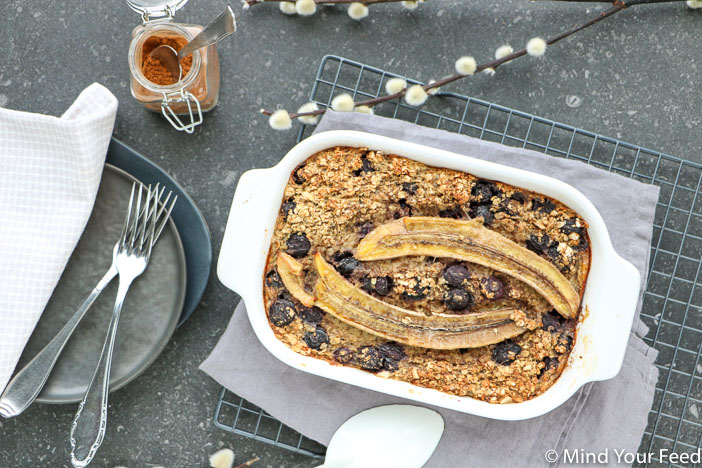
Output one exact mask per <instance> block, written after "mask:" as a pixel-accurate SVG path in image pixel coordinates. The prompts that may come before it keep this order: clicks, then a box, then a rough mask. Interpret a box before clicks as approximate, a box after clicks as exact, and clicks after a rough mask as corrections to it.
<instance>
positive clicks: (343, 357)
mask: <svg viewBox="0 0 702 468" xmlns="http://www.w3.org/2000/svg"><path fill="white" fill-rule="evenodd" d="M334 359H335V360H336V362H339V363H341V364H348V363H350V362H352V361H353V351H351V350H350V349H349V348H347V347H346V346H342V347H341V348H337V349H336V350H335V351H334Z"/></svg>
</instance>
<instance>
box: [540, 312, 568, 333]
mask: <svg viewBox="0 0 702 468" xmlns="http://www.w3.org/2000/svg"><path fill="white" fill-rule="evenodd" d="M563 323H564V319H563V317H561V316H560V315H559V314H558V312H556V311H553V310H552V311H551V312H547V313H545V314H544V315H542V316H541V329H542V330H546V331H556V330H558V329H559V328H561V327H562V326H563Z"/></svg>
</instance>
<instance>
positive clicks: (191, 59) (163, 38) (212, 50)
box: [126, 0, 219, 133]
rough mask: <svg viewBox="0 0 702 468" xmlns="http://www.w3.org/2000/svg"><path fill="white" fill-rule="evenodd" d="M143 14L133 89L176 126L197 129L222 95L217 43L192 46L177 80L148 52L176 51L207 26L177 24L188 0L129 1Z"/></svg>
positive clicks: (134, 45)
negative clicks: (158, 49)
mask: <svg viewBox="0 0 702 468" xmlns="http://www.w3.org/2000/svg"><path fill="white" fill-rule="evenodd" d="M126 1H127V4H128V5H129V7H130V8H132V9H133V10H134V11H136V12H137V13H139V14H141V17H142V20H143V23H142V24H141V25H139V26H137V27H136V28H134V30H133V31H132V42H131V43H130V44H129V71H130V72H131V75H132V76H131V80H130V89H131V92H132V96H134V99H136V100H137V101H138V102H140V103H141V104H142V105H143V106H144V107H145V108H146V109H148V110H150V111H153V112H159V111H160V112H161V113H162V114H163V116H164V117H165V118H166V120H168V121H169V122H170V123H171V125H172V126H173V128H175V129H176V130H178V131H184V132H186V133H193V130H194V129H195V127H196V126H198V125H200V124H201V123H202V113H203V112H207V111H209V110H212V109H213V108H214V107H215V106H216V105H217V99H218V97H219V56H218V54H217V46H216V45H215V44H212V45H208V46H206V47H202V48H200V49H197V50H194V51H193V52H192V53H191V54H189V55H188V56H186V57H184V58H183V59H182V60H181V61H180V65H181V67H182V74H181V75H180V78H179V79H174V78H173V77H172V76H171V75H170V74H169V73H168V71H167V70H166V69H165V67H163V65H162V64H161V63H160V62H159V61H158V59H156V58H154V57H151V56H149V54H150V53H151V51H152V50H153V49H155V48H156V47H158V46H160V45H168V46H170V47H172V48H173V49H174V50H175V51H176V52H177V51H178V50H180V49H181V48H183V47H184V46H185V45H186V44H187V43H188V42H190V41H191V40H193V38H194V37H195V36H197V35H198V34H199V33H200V32H201V31H202V30H203V27H202V26H200V25H196V24H183V23H176V22H175V21H174V20H173V16H174V13H175V12H176V10H178V9H180V8H181V7H182V6H183V5H185V3H186V2H187V0H165V1H164V0H126Z"/></svg>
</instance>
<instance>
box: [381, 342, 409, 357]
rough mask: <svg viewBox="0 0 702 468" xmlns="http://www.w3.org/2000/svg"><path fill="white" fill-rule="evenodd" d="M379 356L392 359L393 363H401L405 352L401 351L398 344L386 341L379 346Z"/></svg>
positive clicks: (400, 346)
mask: <svg viewBox="0 0 702 468" xmlns="http://www.w3.org/2000/svg"><path fill="white" fill-rule="evenodd" d="M380 354H382V355H383V357H384V358H386V359H392V360H393V361H402V360H403V359H404V358H405V352H404V350H403V349H402V345H401V344H400V343H395V342H394V341H388V342H387V343H383V344H381V345H380Z"/></svg>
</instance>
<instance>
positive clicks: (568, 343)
mask: <svg viewBox="0 0 702 468" xmlns="http://www.w3.org/2000/svg"><path fill="white" fill-rule="evenodd" d="M558 344H559V345H561V346H563V347H564V348H565V352H566V353H567V352H569V351H570V349H571V348H572V347H573V337H572V336H570V334H568V333H561V335H560V336H559V337H558Z"/></svg>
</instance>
